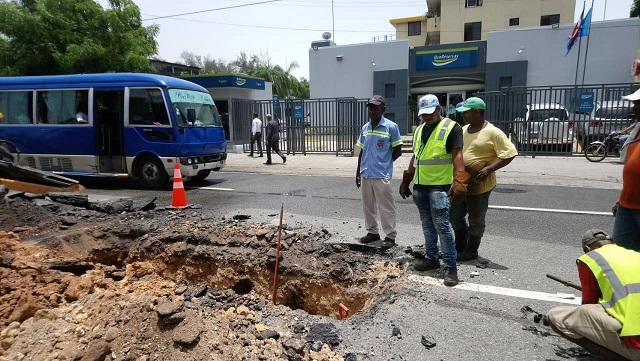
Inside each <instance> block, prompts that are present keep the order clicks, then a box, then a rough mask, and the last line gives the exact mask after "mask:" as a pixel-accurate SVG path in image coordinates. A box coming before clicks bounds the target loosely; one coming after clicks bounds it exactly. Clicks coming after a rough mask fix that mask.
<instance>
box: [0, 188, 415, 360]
mask: <svg viewBox="0 0 640 361" xmlns="http://www.w3.org/2000/svg"><path fill="white" fill-rule="evenodd" d="M69 199H72V198H70V197H64V196H59V195H48V196H36V195H32V194H28V193H22V192H15V191H9V192H7V191H6V190H5V189H4V188H3V187H1V186H0V360H2V361H5V360H213V359H215V360H278V359H281V360H344V359H347V360H355V359H356V355H355V354H353V353H351V352H350V350H345V349H343V348H341V344H342V338H341V336H340V335H339V333H338V331H337V329H336V327H335V326H334V324H335V322H340V321H338V320H337V319H336V317H337V314H338V305H339V304H340V303H344V304H345V305H347V306H348V307H349V308H350V310H351V315H353V314H355V313H357V312H360V311H364V312H366V310H367V309H368V308H369V307H371V306H372V305H374V304H375V299H376V297H377V296H379V295H382V294H383V293H385V292H386V291H387V290H389V289H393V288H394V287H396V286H397V285H396V282H397V279H398V276H400V275H401V274H402V273H403V270H402V267H401V266H402V265H401V264H398V263H395V262H389V257H388V256H380V255H377V254H366V253H354V252H351V251H350V250H349V249H348V248H347V247H345V246H344V245H341V244H333V243H332V242H331V238H332V235H331V233H330V231H328V230H326V229H320V230H314V229H310V228H304V227H298V228H295V229H294V228H293V227H286V228H285V229H284V230H283V233H282V236H281V241H282V248H281V252H280V256H281V259H280V261H279V272H278V274H279V278H278V287H277V293H276V302H275V304H274V303H273V302H271V295H272V284H273V274H274V268H275V257H276V252H275V245H276V240H277V238H278V228H277V227H275V226H273V225H270V224H266V223H255V222H250V221H249V220H248V219H244V220H243V219H242V218H248V217H230V218H225V217H222V216H220V215H216V214H214V213H213V212H212V211H207V210H203V209H201V208H199V207H189V208H187V209H184V210H180V211H176V210H171V209H162V208H156V207H153V206H150V205H151V204H153V201H149V202H142V203H140V204H133V203H132V202H124V203H123V202H119V203H113V202H112V203H110V204H108V206H105V204H102V205H101V206H97V205H91V204H90V202H89V203H87V202H85V200H84V198H82V197H75V198H73V199H74V201H69ZM283 228H284V227H283Z"/></svg>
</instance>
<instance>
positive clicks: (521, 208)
mask: <svg viewBox="0 0 640 361" xmlns="http://www.w3.org/2000/svg"><path fill="white" fill-rule="evenodd" d="M489 208H493V209H507V210H516V211H534V212H547V213H569V214H589V215H593V216H612V217H613V214H611V212H594V211H573V210H570V209H549V208H529V207H512V206H489Z"/></svg>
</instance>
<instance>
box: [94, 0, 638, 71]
mask: <svg viewBox="0 0 640 361" xmlns="http://www.w3.org/2000/svg"><path fill="white" fill-rule="evenodd" d="M133 1H134V2H135V3H136V5H138V7H139V8H140V11H141V13H142V20H143V24H144V25H145V26H147V25H151V24H157V25H159V26H160V32H159V34H158V36H157V38H156V40H157V42H158V46H159V54H158V56H159V57H160V58H161V59H163V60H165V61H169V62H182V60H181V57H180V55H181V54H182V52H183V51H190V52H192V53H194V54H196V55H201V56H203V57H204V56H209V57H211V58H215V59H224V60H225V61H226V62H228V61H231V60H234V59H235V58H236V57H237V55H238V54H240V53H241V52H245V53H247V54H248V55H250V54H258V55H261V56H266V57H268V58H269V59H270V61H271V63H272V64H274V65H280V66H281V67H283V68H285V67H287V66H288V65H289V64H290V63H292V62H294V61H295V62H297V63H298V65H299V67H298V69H296V70H294V71H293V72H292V73H293V75H294V76H296V77H298V78H301V77H305V78H307V79H309V48H310V47H311V42H312V41H314V40H322V34H323V33H324V32H330V33H331V34H332V38H331V40H333V41H335V42H336V44H337V45H348V44H360V43H368V42H371V41H373V38H374V37H383V36H385V35H394V36H395V28H394V27H393V26H392V25H391V24H390V23H389V19H394V18H403V17H410V16H420V15H423V14H424V13H425V12H426V11H427V6H426V1H425V0H334V1H331V0H218V1H210V0H182V1H175V0H133ZM631 2H632V0H595V3H594V11H593V21H601V20H603V19H607V20H609V19H621V18H628V17H629V9H630V7H631ZM99 3H100V4H102V5H103V6H106V4H107V1H106V0H99ZM590 3H591V2H590V1H587V9H588V8H589V7H590ZM605 7H606V14H605ZM581 11H582V1H579V0H578V1H576V14H575V18H576V19H577V18H579V16H580V12H581ZM187 13H189V14H187ZM585 13H586V11H585ZM178 14H185V15H180V16H174V15H178ZM567 36H568V35H567Z"/></svg>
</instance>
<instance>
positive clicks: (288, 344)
mask: <svg viewBox="0 0 640 361" xmlns="http://www.w3.org/2000/svg"><path fill="white" fill-rule="evenodd" d="M305 345H306V343H305V342H304V341H303V340H301V339H297V338H287V339H285V340H283V341H282V347H284V348H285V350H293V351H295V352H296V353H297V354H299V355H304V347H305Z"/></svg>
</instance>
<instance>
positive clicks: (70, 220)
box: [60, 216, 78, 226]
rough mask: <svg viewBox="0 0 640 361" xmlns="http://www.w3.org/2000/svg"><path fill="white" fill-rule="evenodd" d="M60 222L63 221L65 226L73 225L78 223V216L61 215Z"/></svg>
mask: <svg viewBox="0 0 640 361" xmlns="http://www.w3.org/2000/svg"><path fill="white" fill-rule="evenodd" d="M60 223H62V225H63V226H73V225H74V224H77V223H78V218H76V217H69V216H66V217H60Z"/></svg>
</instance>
